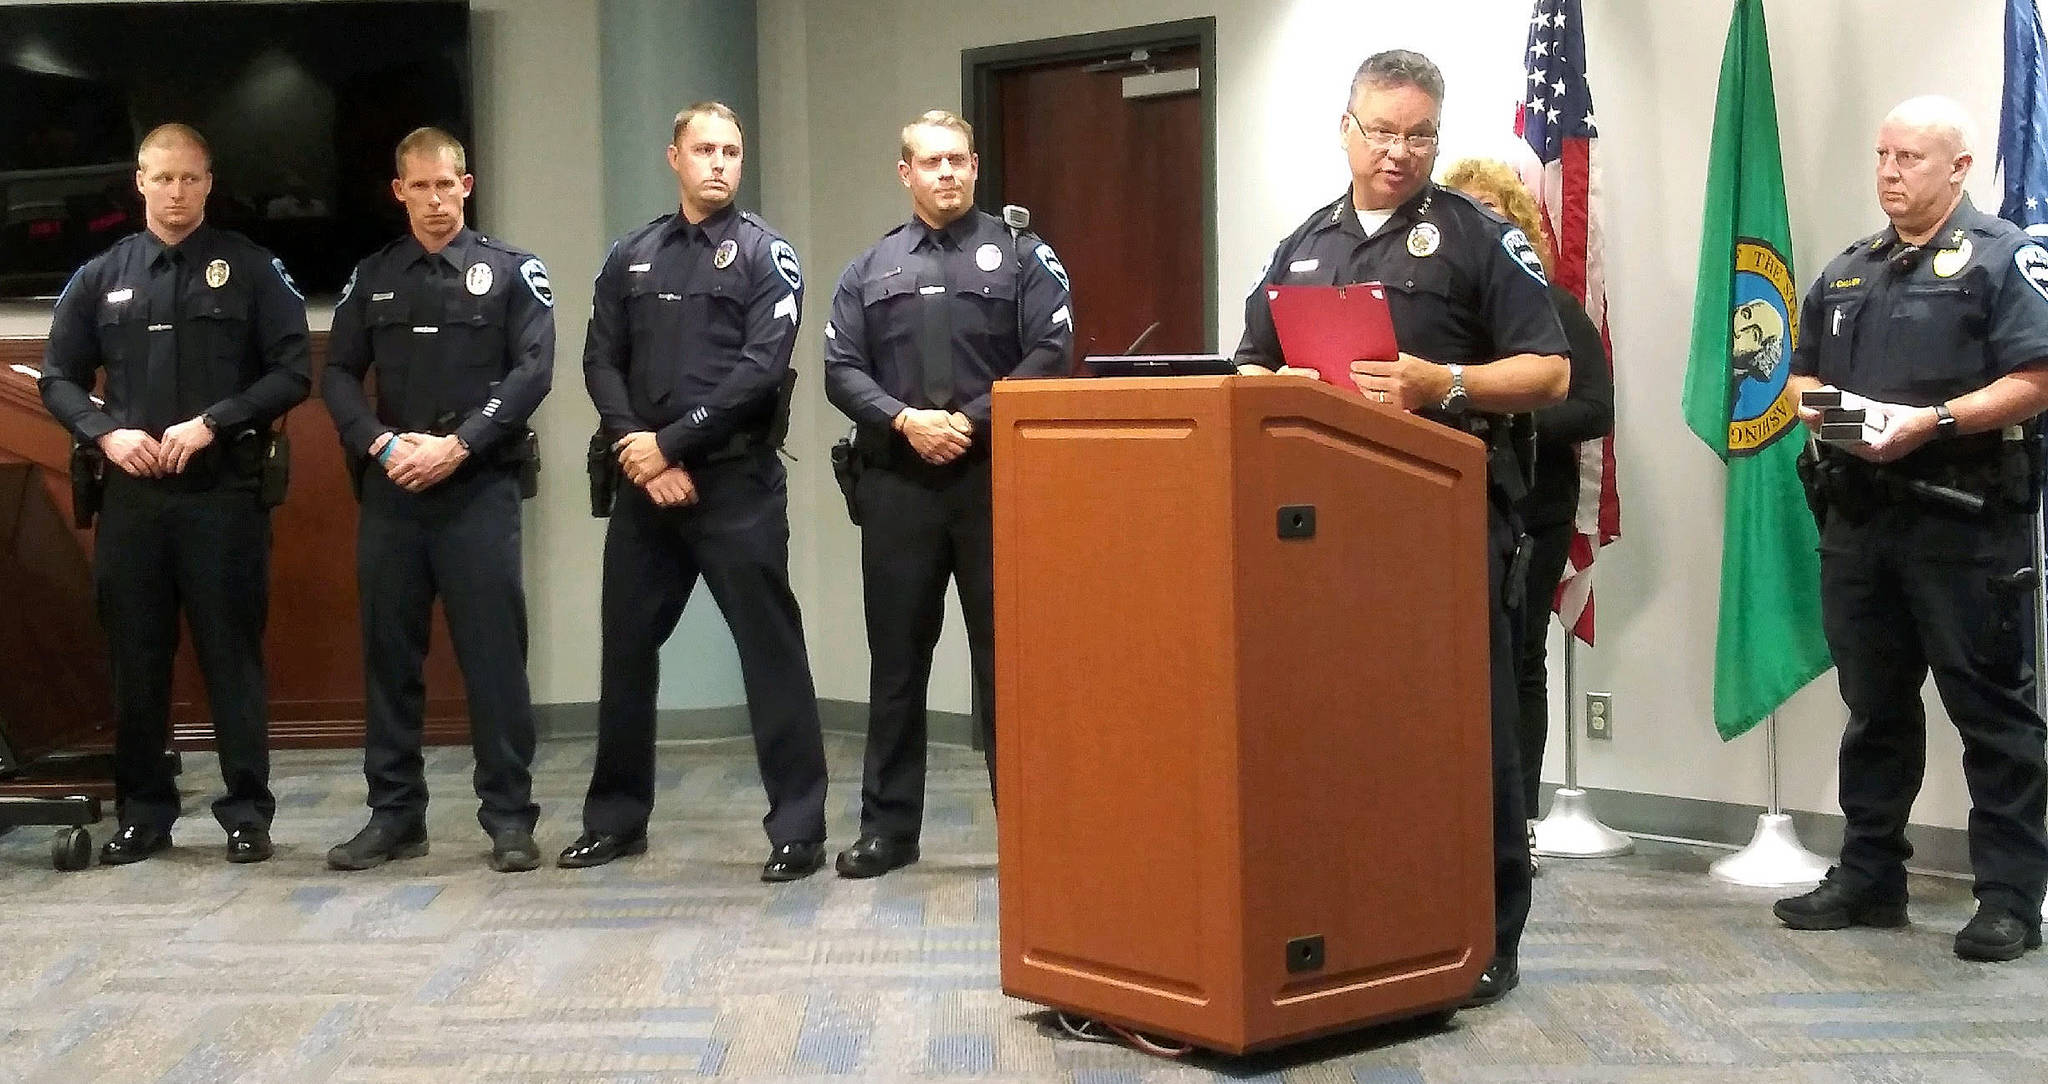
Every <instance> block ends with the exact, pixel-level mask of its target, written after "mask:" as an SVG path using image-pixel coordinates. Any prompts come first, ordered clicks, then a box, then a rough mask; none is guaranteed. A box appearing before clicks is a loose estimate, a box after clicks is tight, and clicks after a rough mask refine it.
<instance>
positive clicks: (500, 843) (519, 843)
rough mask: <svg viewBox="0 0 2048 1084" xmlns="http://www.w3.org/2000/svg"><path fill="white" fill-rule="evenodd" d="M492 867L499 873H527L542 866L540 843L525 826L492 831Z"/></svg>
mask: <svg viewBox="0 0 2048 1084" xmlns="http://www.w3.org/2000/svg"><path fill="white" fill-rule="evenodd" d="M491 868H492V869H494V870H497V871H498V872H499V873H525V872H526V871H527V870H530V869H539V868H540V845H539V844H537V843H535V842H534V841H533V833H532V832H529V831H527V830H526V829H524V828H506V829H503V830H501V831H497V832H493V833H491Z"/></svg>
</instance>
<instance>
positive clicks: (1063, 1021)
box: [1053, 1012, 1194, 1058]
mask: <svg viewBox="0 0 2048 1084" xmlns="http://www.w3.org/2000/svg"><path fill="white" fill-rule="evenodd" d="M1053 1019H1054V1020H1056V1021H1058V1022H1059V1025H1060V1030H1061V1031H1064V1032H1066V1033H1067V1035H1068V1037H1070V1038H1074V1039H1081V1040H1084V1041H1086V1042H1091V1043H1115V1042H1122V1043H1125V1044H1127V1045H1129V1046H1131V1047H1134V1048H1136V1049H1138V1050H1142V1051H1144V1052H1145V1053H1147V1054H1151V1055H1154V1056H1155V1057H1161V1058H1178V1057H1180V1056H1182V1055H1184V1054H1187V1053H1188V1052H1190V1051H1192V1050H1194V1047H1193V1046H1191V1045H1189V1044H1187V1043H1172V1044H1168V1043H1162V1042H1160V1041H1159V1040H1157V1039H1154V1038H1151V1037H1150V1036H1147V1035H1144V1034H1142V1033H1140V1032H1136V1031H1132V1030H1130V1029H1129V1028H1120V1027H1118V1026H1116V1025H1115V1024H1111V1023H1108V1022H1105V1021H1102V1020H1090V1019H1089V1018H1087V1017H1085V1016H1075V1015H1074V1014H1072V1013H1064V1012H1056V1013H1054V1014H1053Z"/></svg>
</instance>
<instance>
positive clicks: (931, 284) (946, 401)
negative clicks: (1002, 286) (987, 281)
mask: <svg viewBox="0 0 2048 1084" xmlns="http://www.w3.org/2000/svg"><path fill="white" fill-rule="evenodd" d="M917 287H918V289H917V320H918V323H917V353H918V360H919V362H920V363H921V365H922V368H923V372H924V380H923V381H922V384H923V387H924V397H925V399H926V401H928V402H929V403H930V404H931V405H932V406H933V407H935V408H937V409H940V410H951V409H952V408H953V298H952V292H951V290H950V288H949V287H948V285H947V282H946V250H945V248H944V247H943V246H941V245H939V244H936V243H935V244H933V245H931V246H930V247H928V248H926V249H925V258H924V263H923V265H922V266H921V267H919V269H918V273H917Z"/></svg>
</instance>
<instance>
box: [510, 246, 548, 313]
mask: <svg viewBox="0 0 2048 1084" xmlns="http://www.w3.org/2000/svg"><path fill="white" fill-rule="evenodd" d="M519 279H520V281H522V282H524V283H526V288H527V289H529V290H532V291H533V297H534V300H536V301H539V302H540V303H541V304H543V305H546V306H547V307H548V308H551V309H552V308H554V307H555V290H554V287H552V286H549V285H548V269H547V267H546V265H544V264H542V263H541V262H540V257H538V256H528V257H527V258H526V260H525V262H523V263H521V264H520V265H519Z"/></svg>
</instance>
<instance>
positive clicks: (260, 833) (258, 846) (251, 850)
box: [228, 824, 275, 863]
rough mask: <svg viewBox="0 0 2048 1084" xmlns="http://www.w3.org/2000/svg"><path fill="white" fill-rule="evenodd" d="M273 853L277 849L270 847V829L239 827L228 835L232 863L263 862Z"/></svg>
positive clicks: (249, 825)
mask: <svg viewBox="0 0 2048 1084" xmlns="http://www.w3.org/2000/svg"><path fill="white" fill-rule="evenodd" d="M273 853H275V848H273V847H271V845H270V829H268V828H265V827H263V826H262V825H260V824H243V825H237V826H236V827H235V829H234V830H233V831H230V832H229V833H228V861H230V862H236V863H245V862H261V861H263V860H265V859H267V858H269V857H270V856H271V855H272V854H273Z"/></svg>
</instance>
